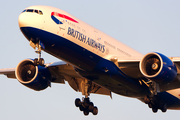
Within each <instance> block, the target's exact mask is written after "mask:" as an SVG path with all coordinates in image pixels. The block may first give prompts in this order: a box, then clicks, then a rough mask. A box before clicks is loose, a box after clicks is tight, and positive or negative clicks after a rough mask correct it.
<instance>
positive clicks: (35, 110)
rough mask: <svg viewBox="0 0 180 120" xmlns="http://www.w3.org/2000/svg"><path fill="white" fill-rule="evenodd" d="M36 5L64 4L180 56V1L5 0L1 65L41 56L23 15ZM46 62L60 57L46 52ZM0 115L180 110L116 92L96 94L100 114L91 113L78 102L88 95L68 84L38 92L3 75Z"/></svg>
mask: <svg viewBox="0 0 180 120" xmlns="http://www.w3.org/2000/svg"><path fill="white" fill-rule="evenodd" d="M31 5H48V6H53V7H57V8H60V9H62V10H65V11H66V12H68V13H70V14H72V15H73V16H75V17H77V18H79V19H81V20H83V21H85V22H86V23H88V24H90V25H92V26H93V27H95V28H97V29H99V30H101V31H103V32H105V33H106V34H108V35H110V36H112V37H114V38H116V39H118V40H119V41H121V42H123V43H125V44H127V45H128V46H130V47H132V48H134V49H135V50H137V51H139V52H141V53H143V54H146V53H148V52H152V51H157V52H160V53H163V54H165V55H167V56H180V50H179V44H180V40H179V38H180V34H179V33H180V22H179V21H180V15H179V13H180V7H179V6H180V1H179V0H149V1H145V0H136V1H135V0H113V1H110V0H99V1H97V0H90V1H86V0H76V1H74V0H57V1H56V0H46V1H44V0H30V1H25V0H15V1H11V0H5V1H1V4H0V8H1V11H0V15H1V18H0V23H1V26H0V33H1V34H0V38H1V39H0V56H1V59H0V68H12V67H16V65H17V64H18V63H19V62H20V61H21V60H23V59H26V58H35V57H37V55H36V54H35V52H34V50H33V49H32V48H31V47H30V46H29V43H28V41H27V40H26V38H25V37H24V36H23V35H22V33H21V32H20V30H19V26H18V16H19V14H20V13H21V12H22V11H23V10H24V9H25V8H26V7H28V6H31ZM42 56H43V58H44V59H45V61H46V63H48V62H55V61H58V59H56V58H54V57H52V56H50V55H48V54H46V53H44V52H43V54H42ZM0 96H1V97H0V113H1V115H0V119H2V120H12V119H18V120H32V119H33V120H50V119H51V120H59V119H83V118H84V119H87V120H88V119H89V120H91V119H94V120H96V119H98V120H100V119H103V120H109V119H113V120H119V119H123V120H131V119H138V120H144V119H145V118H146V120H152V119H163V120H169V119H172V116H173V119H174V118H175V119H176V118H178V117H179V112H180V111H174V110H168V111H167V112H166V113H162V112H161V111H159V112H158V113H157V114H154V113H152V110H151V109H149V108H148V106H147V105H145V104H144V103H141V102H140V101H138V100H136V99H132V98H127V97H123V96H119V95H116V94H113V99H111V98H110V97H108V96H102V95H91V100H92V101H93V102H94V104H95V105H97V106H98V109H99V114H98V115H97V116H93V115H92V114H90V115H89V116H88V117H85V116H84V115H83V113H82V112H80V111H79V110H78V108H76V107H75V105H74V100H75V98H81V97H83V96H82V95H81V93H77V92H75V91H73V89H71V88H70V87H69V86H68V84H65V85H61V84H52V87H51V88H48V89H46V90H44V91H40V92H36V91H33V90H31V89H28V88H26V87H24V86H22V85H21V84H20V83H19V82H18V81H17V80H14V79H7V78H6V77H5V76H2V75H1V76H0Z"/></svg>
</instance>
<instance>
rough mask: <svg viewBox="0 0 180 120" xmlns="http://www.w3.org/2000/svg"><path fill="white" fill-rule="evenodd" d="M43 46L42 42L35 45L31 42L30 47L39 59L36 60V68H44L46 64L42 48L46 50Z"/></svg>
mask: <svg viewBox="0 0 180 120" xmlns="http://www.w3.org/2000/svg"><path fill="white" fill-rule="evenodd" d="M41 44H42V43H41V42H40V40H39V42H37V43H33V42H32V41H30V45H31V46H32V47H33V48H34V49H35V50H36V51H35V52H36V53H37V54H38V58H35V59H34V65H35V66H38V65H40V66H44V63H45V62H44V59H43V58H41V50H42V48H44V46H43V47H42V45H41Z"/></svg>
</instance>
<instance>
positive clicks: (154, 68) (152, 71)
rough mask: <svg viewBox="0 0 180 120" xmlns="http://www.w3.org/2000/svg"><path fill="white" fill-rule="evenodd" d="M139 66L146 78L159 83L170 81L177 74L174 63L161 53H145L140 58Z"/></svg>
mask: <svg viewBox="0 0 180 120" xmlns="http://www.w3.org/2000/svg"><path fill="white" fill-rule="evenodd" d="M139 67H140V71H141V73H142V74H143V75H144V76H145V77H146V78H149V79H151V80H153V81H155V82H157V83H159V84H166V83H170V82H172V81H173V80H174V79H175V77H176V76H177V69H176V66H175V64H174V63H173V62H172V61H171V60H170V59H169V58H168V57H166V56H165V55H163V54H161V53H156V52H155V53H149V54H146V55H145V56H144V57H143V59H142V60H141V62H140V65H139Z"/></svg>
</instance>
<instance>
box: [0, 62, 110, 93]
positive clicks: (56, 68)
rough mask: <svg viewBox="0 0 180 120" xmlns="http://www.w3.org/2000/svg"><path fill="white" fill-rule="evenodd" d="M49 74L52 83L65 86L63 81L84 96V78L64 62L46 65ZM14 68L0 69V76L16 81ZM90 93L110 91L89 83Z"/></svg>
mask: <svg viewBox="0 0 180 120" xmlns="http://www.w3.org/2000/svg"><path fill="white" fill-rule="evenodd" d="M45 67H46V68H47V69H48V70H49V71H50V73H51V77H52V78H53V79H52V82H54V83H61V84H65V81H67V82H68V83H69V85H70V86H71V87H72V88H73V89H74V90H75V91H78V92H82V94H83V95H84V94H85V93H84V92H85V91H84V84H85V83H84V80H85V79H84V78H82V77H81V76H79V75H78V74H77V73H76V71H75V69H74V67H73V66H72V65H70V64H68V63H66V62H63V61H61V62H54V63H49V64H46V66H45ZM15 70H16V69H15V68H7V69H0V74H4V75H6V76H7V77H8V78H13V79H16V75H15ZM89 91H90V93H94V94H102V95H110V96H111V91H109V90H108V89H105V88H103V87H101V86H99V85H97V84H95V83H93V82H92V83H91V88H90V89H89Z"/></svg>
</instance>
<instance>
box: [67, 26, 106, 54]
mask: <svg viewBox="0 0 180 120" xmlns="http://www.w3.org/2000/svg"><path fill="white" fill-rule="evenodd" d="M67 34H68V35H71V36H72V37H74V38H76V39H78V40H80V41H82V42H84V43H85V44H88V45H90V46H92V47H94V48H96V49H98V50H99V51H101V52H102V53H104V52H105V45H102V44H101V43H98V42H96V41H95V40H93V39H91V38H89V37H88V38H87V37H86V36H85V35H84V34H82V33H80V32H79V31H76V30H74V29H72V28H70V27H69V28H68V33H67Z"/></svg>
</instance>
